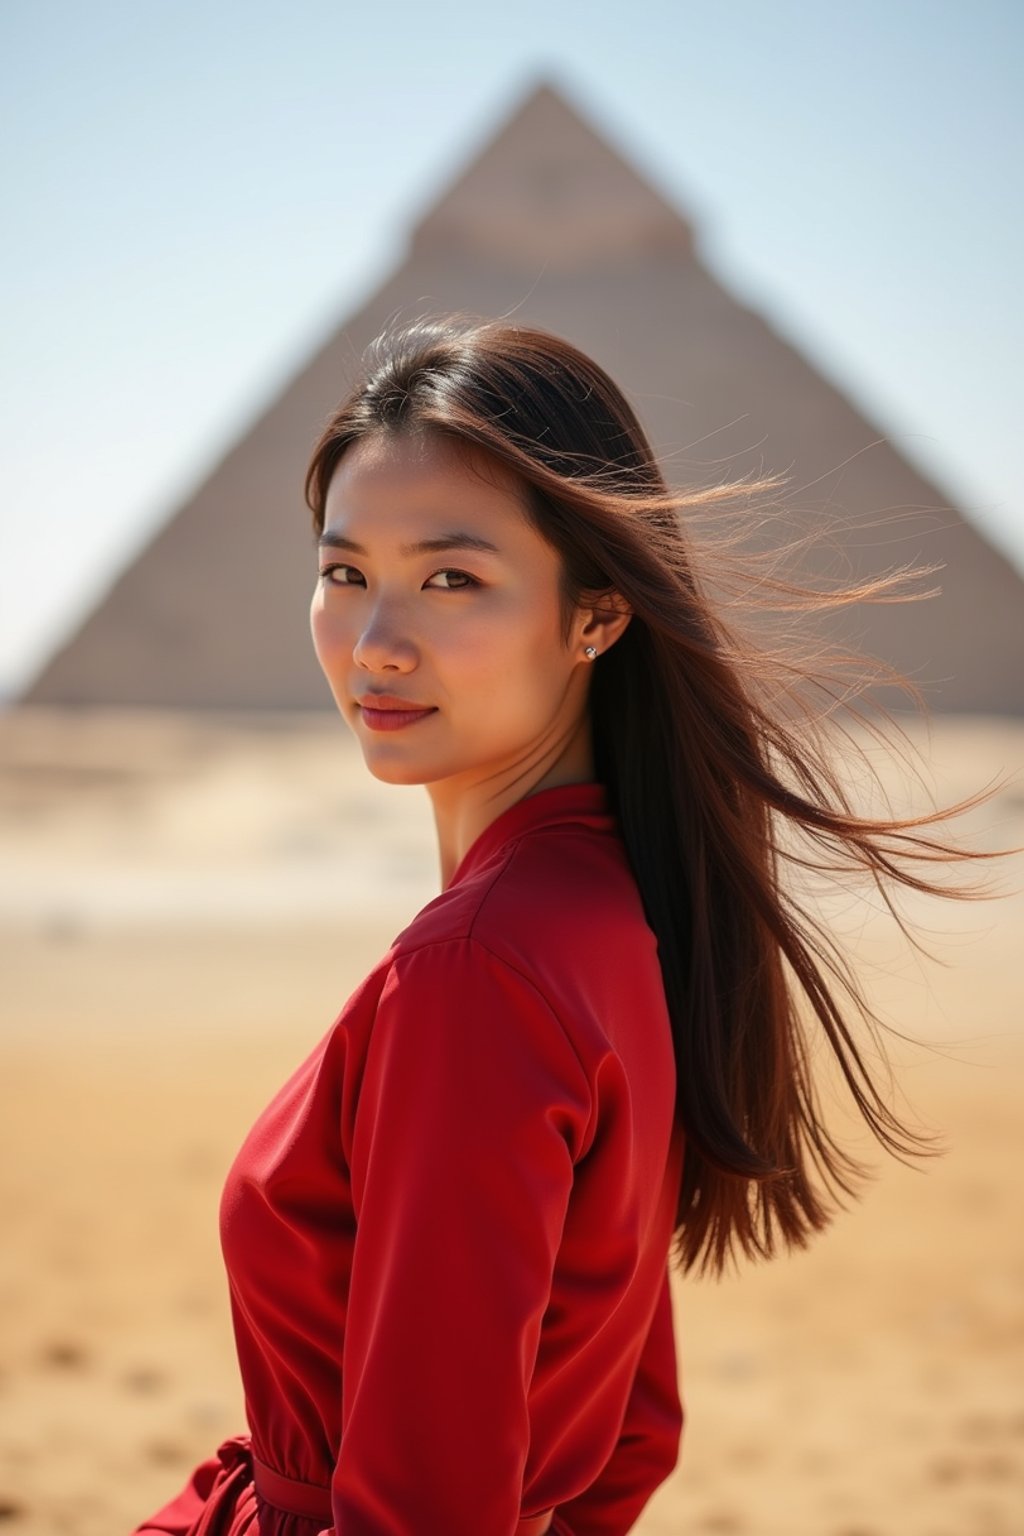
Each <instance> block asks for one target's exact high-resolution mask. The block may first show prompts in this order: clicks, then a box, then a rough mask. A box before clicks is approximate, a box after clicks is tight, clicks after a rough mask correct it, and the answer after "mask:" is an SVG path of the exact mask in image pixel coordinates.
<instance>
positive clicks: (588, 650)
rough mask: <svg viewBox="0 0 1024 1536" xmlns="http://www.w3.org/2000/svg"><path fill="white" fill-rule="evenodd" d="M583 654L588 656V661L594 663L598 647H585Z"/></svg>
mask: <svg viewBox="0 0 1024 1536" xmlns="http://www.w3.org/2000/svg"><path fill="white" fill-rule="evenodd" d="M583 654H584V656H586V658H587V660H588V661H593V659H594V657H595V656H596V655H597V646H596V645H585V646H584V647H583Z"/></svg>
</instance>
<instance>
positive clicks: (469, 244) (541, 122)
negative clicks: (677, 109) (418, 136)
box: [412, 73, 693, 270]
mask: <svg viewBox="0 0 1024 1536" xmlns="http://www.w3.org/2000/svg"><path fill="white" fill-rule="evenodd" d="M412 245H413V250H414V251H416V252H424V253H437V252H439V251H444V252H445V253H446V254H448V255H449V256H453V257H454V256H458V254H459V253H460V252H461V253H464V254H466V255H471V256H473V257H474V258H481V257H483V258H485V259H487V260H488V261H497V262H500V263H501V264H502V265H505V266H509V265H517V266H523V267H526V268H528V269H531V270H533V269H535V268H536V267H537V266H538V265H539V264H544V265H545V266H546V267H547V268H548V269H551V270H558V269H563V270H580V269H582V268H586V267H589V266H595V265H602V266H603V265H607V264H608V263H610V262H611V263H615V262H620V261H625V262H629V261H633V260H635V259H636V258H637V257H638V256H641V255H645V254H650V253H651V252H655V251H660V250H671V251H673V252H674V253H675V254H676V255H677V256H679V255H680V254H682V255H684V256H690V255H692V252H693V236H692V232H691V229H690V226H689V224H688V223H687V222H686V220H685V219H684V218H683V216H682V215H681V214H680V213H679V212H678V210H677V209H675V208H673V207H672V206H671V205H670V204H669V203H668V202H667V201H666V200H665V199H664V198H663V197H662V195H661V194H660V192H658V191H657V190H656V189H655V188H654V187H653V186H652V185H651V184H650V183H649V182H648V181H647V180H646V179H645V177H644V176H643V174H642V173H641V172H640V170H639V169H638V168H637V167H636V166H634V165H632V164H630V162H629V161H628V160H627V159H626V158H625V157H624V156H623V155H622V154H620V152H619V151H618V150H617V149H616V148H615V147H614V145H613V144H612V143H611V142H610V141H609V140H608V139H607V138H605V136H604V134H603V133H602V132H601V130H600V129H599V128H598V127H597V126H596V125H595V124H594V123H593V122H592V121H590V120H589V119H588V118H587V117H585V116H584V115H583V113H582V112H581V111H580V110H579V109H578V108H577V107H576V106H574V105H573V104H572V103H571V102H570V101H569V100H568V98H567V96H566V95H565V93H564V91H563V90H562V89H561V87H560V84H559V82H558V81H557V79H556V78H555V77H554V76H553V75H550V74H547V73H543V74H541V75H540V76H538V77H535V78H534V80H533V82H532V83H531V85H530V86H529V88H528V90H527V91H526V92H525V94H524V95H523V96H522V97H521V98H520V100H519V102H518V103H517V104H516V105H515V106H514V108H513V109H512V111H511V112H510V113H508V114H507V116H506V118H505V120H504V121H503V122H502V123H500V124H499V125H498V127H497V128H496V129H495V130H494V131H493V132H492V135H491V138H490V139H489V141H488V142H486V143H485V144H484V147H483V148H482V149H481V150H480V151H479V152H478V153H477V154H476V155H475V156H474V158H473V159H472V160H471V161H470V163H469V164H468V165H467V166H466V167H465V168H464V169H463V170H462V171H461V172H460V173H458V174H457V175H456V177H455V179H454V180H453V181H452V182H451V183H450V184H449V186H448V187H447V189H446V190H445V191H443V192H442V194H441V196H440V197H439V199H438V200H437V202H436V203H435V205H434V207H433V208H432V209H431V210H430V211H429V212H428V213H427V214H426V215H425V216H424V217H423V218H422V219H421V220H420V222H419V223H418V225H417V226H416V228H415V230H414V233H413V240H412Z"/></svg>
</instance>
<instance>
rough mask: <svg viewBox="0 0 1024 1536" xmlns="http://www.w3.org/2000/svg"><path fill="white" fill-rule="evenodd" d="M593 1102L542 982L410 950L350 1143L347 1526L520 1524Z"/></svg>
mask: <svg viewBox="0 0 1024 1536" xmlns="http://www.w3.org/2000/svg"><path fill="white" fill-rule="evenodd" d="M590 1114H591V1093H590V1088H589V1085H588V1082H587V1078H586V1075H585V1073H584V1071H583V1068H582V1066H581V1064H580V1061H579V1059H578V1057H577V1055H576V1053H575V1051H574V1049H573V1047H572V1045H571V1043H570V1041H569V1039H568V1037H567V1036H566V1034H565V1032H564V1030H563V1028H562V1026H561V1024H560V1023H559V1021H558V1019H557V1018H556V1017H555V1016H554V1014H553V1013H552V1011H551V1009H550V1007H549V1006H548V1004H547V1003H546V1002H545V1000H544V999H543V998H542V997H541V995H540V993H539V992H538V991H537V989H536V987H535V986H534V985H533V984H532V983H531V982H530V981H528V980H527V979H525V978H524V977H523V976H522V975H520V974H519V973H518V972H517V971H516V970H515V969H513V968H512V967H511V966H510V965H509V964H508V963H507V962H506V961H503V960H500V959H498V958H496V957H495V956H494V955H493V954H492V953H491V952H490V951H489V950H488V949H486V948H485V947H484V946H483V945H482V944H480V943H479V942H478V941H476V940H475V939H473V938H456V939H451V940H447V941H444V942H440V943H433V944H428V945H426V946H425V947H423V948H421V949H418V950H415V951H414V952H413V953H412V954H409V955H406V956H404V957H400V958H399V959H398V960H397V961H396V962H395V964H394V966H393V968H392V970H391V973H390V975H389V976H388V978H387V981H386V983H385V986H384V990H383V992H382V995H381V999H380V1003H379V1006H378V1013H377V1020H376V1024H375V1028H374V1033H373V1039H372V1041H371V1044H370V1049H369V1052H368V1057H367V1065H366V1073H365V1076H364V1079H363V1082H362V1086H361V1091H360V1102H359V1110H358V1115H357V1117H356V1122H355V1132H354V1138H353V1146H352V1164H351V1173H352V1194H353V1204H354V1207H355V1210H356V1216H357V1222H358V1228H357V1236H356V1242H355V1251H354V1255H353V1262H352V1277H351V1285H350V1291H349V1311H348V1318H347V1322H346V1331H345V1345H344V1358H343V1366H342V1373H343V1382H344V1388H343V1406H342V1433H341V1454H340V1457H339V1460H338V1463H337V1467H336V1470H335V1473H334V1478H333V1484H332V1488H333V1494H334V1500H335V1512H336V1520H337V1523H338V1528H339V1530H341V1531H344V1533H345V1536H385V1533H392V1532H398V1531H405V1532H408V1531H413V1530H422V1529H424V1520H425V1519H426V1518H427V1512H428V1511H429V1524H430V1528H431V1530H437V1531H442V1530H443V1531H445V1532H446V1533H447V1536H461V1533H465V1536H479V1532H481V1531H486V1532H488V1533H489V1536H500V1533H502V1532H512V1531H513V1530H514V1529H515V1526H516V1524H517V1522H518V1520H519V1517H520V1513H525V1514H531V1513H533V1511H532V1510H522V1511H521V1498H522V1488H523V1471H524V1465H525V1458H526V1453H527V1448H528V1445H529V1441H530V1421H529V1416H528V1412H527V1393H528V1388H529V1384H530V1379H531V1376H532V1374H533V1369H534V1364H535V1360H536V1355H537V1347H538V1341H539V1338H540V1330H541V1320H542V1318H543V1315H544V1312H545V1309H546V1307H547V1305H548V1301H549V1297H550V1289H551V1278H552V1271H553V1268H554V1263H555V1256H556V1253H557V1251H558V1246H559V1241H560V1238H561V1234H562V1229H563V1224H564V1221H565V1214H566V1208H567V1205H568V1200H569V1194H570V1190H571V1188H572V1182H573V1163H574V1161H575V1160H576V1159H577V1158H578V1157H579V1156H580V1154H581V1152H582V1150H583V1146H584V1139H585V1136H586V1133H587V1128H588V1124H589V1121H590Z"/></svg>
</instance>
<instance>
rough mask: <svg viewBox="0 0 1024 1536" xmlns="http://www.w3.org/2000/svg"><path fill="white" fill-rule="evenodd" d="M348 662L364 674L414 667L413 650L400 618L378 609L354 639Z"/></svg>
mask: <svg viewBox="0 0 1024 1536" xmlns="http://www.w3.org/2000/svg"><path fill="white" fill-rule="evenodd" d="M352 658H353V660H354V661H355V663H356V665H357V666H360V667H365V669H366V670H367V671H368V672H377V671H380V670H381V669H382V668H384V667H400V668H402V669H403V670H405V669H407V668H409V667H411V666H414V665H415V661H416V648H415V646H414V645H413V643H412V640H411V638H410V637H409V636H408V634H407V633H406V632H405V629H404V627H403V625H402V623H401V618H400V615H399V614H398V613H397V612H396V611H395V610H394V609H391V610H384V609H382V608H381V606H380V605H378V606H377V607H376V608H375V609H374V611H373V612H372V613H371V614H370V616H369V618H368V620H367V622H366V624H364V626H363V628H362V629H361V631H360V632H359V634H358V635H357V637H356V641H355V644H354V646H353V647H352Z"/></svg>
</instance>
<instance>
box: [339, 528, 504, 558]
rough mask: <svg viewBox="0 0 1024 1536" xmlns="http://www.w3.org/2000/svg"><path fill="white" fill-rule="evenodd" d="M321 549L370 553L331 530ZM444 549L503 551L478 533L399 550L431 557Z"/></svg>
mask: <svg viewBox="0 0 1024 1536" xmlns="http://www.w3.org/2000/svg"><path fill="white" fill-rule="evenodd" d="M317 543H318V548H320V549H347V550H348V551H349V552H350V553H351V554H354V555H365V554H367V553H368V551H367V550H365V549H364V548H363V546H362V545H361V544H357V543H356V542H355V540H354V539H347V538H346V537H345V535H344V534H342V533H333V532H331V531H330V529H328V530H327V532H325V533H322V534H321V535H320V538H319V540H318V541H317ZM443 549H478V550H483V551H484V552H486V553H487V554H491V555H500V554H501V550H500V549H499V548H498V546H497V544H492V543H491V541H490V539H485V538H482V537H481V536H480V534H478V533H461V532H458V531H456V532H454V533H439V534H438V535H437V537H436V538H433V539H420V541H419V542H418V543H417V544H403V545H402V546H401V548H400V549H399V551H398V552H399V554H400V555H406V556H408V555H430V554H436V553H437V552H438V551H439V550H443Z"/></svg>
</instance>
